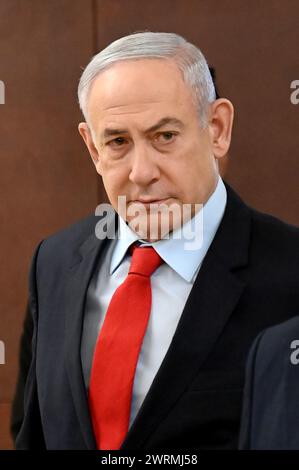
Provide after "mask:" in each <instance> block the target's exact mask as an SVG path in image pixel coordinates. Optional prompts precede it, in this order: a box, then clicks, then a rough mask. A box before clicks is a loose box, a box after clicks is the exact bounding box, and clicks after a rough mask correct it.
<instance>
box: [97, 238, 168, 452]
mask: <svg viewBox="0 0 299 470" xmlns="http://www.w3.org/2000/svg"><path fill="white" fill-rule="evenodd" d="M130 251H131V253H132V252H133V255H132V261H131V266H130V270H129V273H128V275H127V277H126V279H125V280H124V282H123V283H122V284H121V285H120V286H119V287H118V288H117V289H116V291H115V292H114V294H113V296H112V298H111V301H110V304H109V306H108V310H107V313H106V317H105V320H104V323H103V326H102V328H101V331H100V334H99V337H98V340H97V344H96V347H95V352H94V356H93V363H92V369H91V375H90V384H89V409H90V413H91V418H92V423H93V429H94V433H95V437H96V441H97V446H98V449H103V450H113V449H119V448H120V446H121V444H122V442H123V440H124V438H125V435H126V434H127V431H128V427H129V418H130V409H131V398H132V389H133V382H134V375H135V370H136V365H137V360H138V356H139V353H140V349H141V345H142V341H143V337H144V334H145V331H146V327H147V323H148V319H149V315H150V311H151V300H152V292H151V280H150V276H151V274H152V273H153V272H154V271H155V270H156V269H157V268H158V266H159V265H160V264H161V263H162V262H163V260H162V259H161V258H160V256H159V255H158V253H157V252H156V251H155V250H154V248H152V247H143V248H141V247H136V246H133V247H131V249H130Z"/></svg>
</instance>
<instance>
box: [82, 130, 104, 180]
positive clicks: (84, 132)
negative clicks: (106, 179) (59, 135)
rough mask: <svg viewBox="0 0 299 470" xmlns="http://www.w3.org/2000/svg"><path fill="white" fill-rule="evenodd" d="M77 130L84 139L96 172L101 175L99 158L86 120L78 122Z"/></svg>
mask: <svg viewBox="0 0 299 470" xmlns="http://www.w3.org/2000/svg"><path fill="white" fill-rule="evenodd" d="M78 131H79V134H80V135H81V137H82V139H83V140H84V142H85V144H86V147H87V148H88V151H89V153H90V156H91V159H92V161H93V163H94V165H95V167H96V170H97V172H98V173H99V174H100V175H101V174H102V168H101V158H100V154H99V152H98V149H97V147H96V146H95V144H94V141H93V137H92V134H91V130H90V127H89V126H88V124H87V123H86V122H80V124H79V125H78Z"/></svg>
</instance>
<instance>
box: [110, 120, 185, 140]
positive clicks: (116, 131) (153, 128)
mask: <svg viewBox="0 0 299 470" xmlns="http://www.w3.org/2000/svg"><path fill="white" fill-rule="evenodd" d="M166 124H172V125H175V126H177V127H179V128H181V129H182V128H183V127H184V124H183V122H182V121H180V120H179V119H177V118H175V117H165V118H162V119H160V121H158V122H157V123H156V124H154V125H153V126H151V127H149V128H148V129H146V130H145V133H149V132H155V131H157V130H158V129H160V127H163V126H165V125H166ZM127 132H128V130H127V129H111V128H108V127H106V129H104V131H103V133H102V136H103V137H111V136H114V135H120V134H126V133H127Z"/></svg>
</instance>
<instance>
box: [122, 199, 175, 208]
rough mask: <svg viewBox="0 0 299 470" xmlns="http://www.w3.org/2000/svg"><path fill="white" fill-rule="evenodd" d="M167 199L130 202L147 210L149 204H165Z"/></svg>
mask: <svg viewBox="0 0 299 470" xmlns="http://www.w3.org/2000/svg"><path fill="white" fill-rule="evenodd" d="M168 200H169V198H164V199H135V200H134V201H131V202H132V203H134V204H142V205H143V206H144V207H146V208H148V207H150V205H151V204H158V205H159V204H165V203H166V202H167V201H168Z"/></svg>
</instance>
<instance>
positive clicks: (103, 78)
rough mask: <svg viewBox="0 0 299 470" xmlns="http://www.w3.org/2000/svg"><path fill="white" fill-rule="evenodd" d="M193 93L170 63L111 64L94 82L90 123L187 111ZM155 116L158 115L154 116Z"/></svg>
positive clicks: (156, 60) (164, 61)
mask: <svg viewBox="0 0 299 470" xmlns="http://www.w3.org/2000/svg"><path fill="white" fill-rule="evenodd" d="M190 106H192V93H191V90H190V87H189V86H188V85H186V83H185V82H184V80H183V76H182V73H181V71H180V70H179V68H178V67H177V65H176V64H175V63H174V62H173V61H172V60H165V59H163V60H160V59H142V60H134V61H133V60H128V61H121V62H118V63H116V64H113V65H112V66H110V67H109V68H108V69H106V70H104V71H102V72H101V73H100V74H99V75H98V76H97V77H96V79H95V80H94V82H93V84H92V86H91V90H90V93H89V98H88V114H89V117H90V120H91V122H95V121H96V122H99V120H103V119H104V120H106V119H110V118H112V119H114V118H115V117H117V116H118V119H121V116H124V115H127V116H128V117H130V116H132V117H133V115H134V114H136V115H139V116H141V115H144V116H145V115H147V114H148V115H149V119H150V114H151V112H153V113H155V115H156V114H157V113H158V114H159V112H160V111H161V109H160V108H164V114H168V113H171V114H173V113H174V112H175V110H176V109H178V111H179V110H180V111H182V108H186V110H187V109H190ZM155 117H157V116H155Z"/></svg>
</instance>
